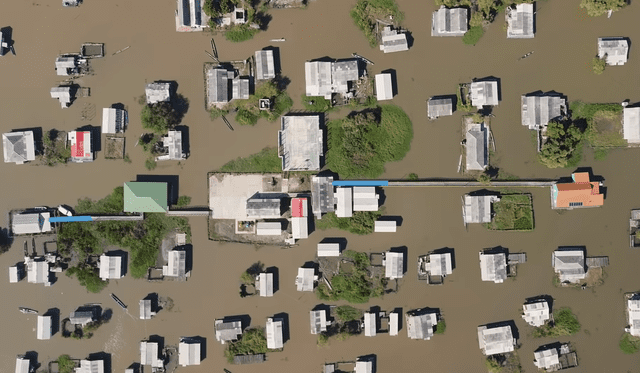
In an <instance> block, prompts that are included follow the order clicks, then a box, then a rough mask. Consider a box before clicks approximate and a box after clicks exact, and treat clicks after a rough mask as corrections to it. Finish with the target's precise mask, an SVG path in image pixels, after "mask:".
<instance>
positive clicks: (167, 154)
mask: <svg viewBox="0 0 640 373" xmlns="http://www.w3.org/2000/svg"><path fill="white" fill-rule="evenodd" d="M162 151H163V153H164V154H162V155H160V156H157V157H156V161H179V160H182V159H187V154H186V153H185V152H184V150H183V148H182V131H168V132H167V135H166V136H163V137H162Z"/></svg>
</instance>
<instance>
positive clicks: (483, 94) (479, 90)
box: [470, 80, 498, 109]
mask: <svg viewBox="0 0 640 373" xmlns="http://www.w3.org/2000/svg"><path fill="white" fill-rule="evenodd" d="M470 93H471V104H472V105H473V106H475V107H476V108H478V109H482V107H483V106H496V105H498V82H497V81H496V80H484V81H477V82H473V83H471V86H470Z"/></svg>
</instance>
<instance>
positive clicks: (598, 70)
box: [592, 57, 607, 75]
mask: <svg viewBox="0 0 640 373" xmlns="http://www.w3.org/2000/svg"><path fill="white" fill-rule="evenodd" d="M592 63H593V73H594V74H596V75H600V74H602V73H603V72H604V68H605V67H606V66H607V61H606V58H599V57H593V61H592Z"/></svg>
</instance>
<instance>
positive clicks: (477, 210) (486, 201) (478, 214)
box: [464, 194, 500, 223]
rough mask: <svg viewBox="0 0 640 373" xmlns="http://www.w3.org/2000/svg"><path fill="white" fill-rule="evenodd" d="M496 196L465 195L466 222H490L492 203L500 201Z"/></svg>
mask: <svg viewBox="0 0 640 373" xmlns="http://www.w3.org/2000/svg"><path fill="white" fill-rule="evenodd" d="M499 200H500V198H498V197H496V196H470V195H468V194H467V195H465V196H464V222H465V223H490V222H491V204H492V203H493V202H497V201H499Z"/></svg>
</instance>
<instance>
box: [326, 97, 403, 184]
mask: <svg viewBox="0 0 640 373" xmlns="http://www.w3.org/2000/svg"><path fill="white" fill-rule="evenodd" d="M328 129H329V140H328V145H329V151H328V152H327V156H326V161H327V162H326V163H327V167H328V168H329V169H331V170H332V171H334V172H337V173H338V174H339V175H340V177H341V178H343V179H350V178H363V177H364V178H371V179H373V178H376V177H378V176H380V175H381V174H382V173H383V172H384V165H385V163H387V162H393V161H399V160H401V159H403V158H404V156H405V155H406V154H407V152H408V151H409V148H410V147H411V140H412V139H413V125H412V124H411V120H410V119H409V116H407V114H406V113H405V112H404V111H403V110H402V109H401V108H399V107H398V106H393V105H381V106H379V108H378V109H376V110H369V111H363V112H359V113H356V114H354V115H352V116H350V117H348V118H345V119H342V120H335V121H331V122H329V124H328Z"/></svg>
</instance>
